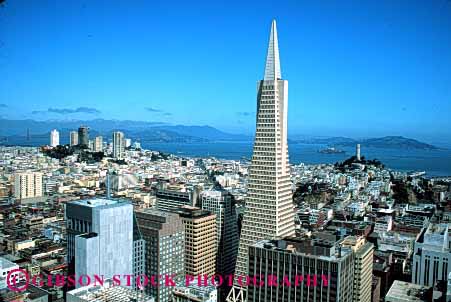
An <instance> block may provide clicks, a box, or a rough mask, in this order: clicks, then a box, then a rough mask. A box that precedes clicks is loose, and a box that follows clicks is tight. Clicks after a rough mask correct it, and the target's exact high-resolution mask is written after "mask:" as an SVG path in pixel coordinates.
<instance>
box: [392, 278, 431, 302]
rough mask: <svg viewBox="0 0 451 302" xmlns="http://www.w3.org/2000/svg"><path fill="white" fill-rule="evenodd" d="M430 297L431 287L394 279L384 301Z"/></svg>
mask: <svg viewBox="0 0 451 302" xmlns="http://www.w3.org/2000/svg"><path fill="white" fill-rule="evenodd" d="M431 298H432V288H431V287H428V286H423V285H418V284H413V283H409V282H404V281H399V280H395V282H393V285H392V286H391V288H390V290H389V291H388V293H387V296H386V301H406V302H407V301H410V302H421V301H431V300H430V299H431Z"/></svg>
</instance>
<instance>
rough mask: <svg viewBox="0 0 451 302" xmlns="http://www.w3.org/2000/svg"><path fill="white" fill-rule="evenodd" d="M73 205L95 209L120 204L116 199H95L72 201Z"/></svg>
mask: <svg viewBox="0 0 451 302" xmlns="http://www.w3.org/2000/svg"><path fill="white" fill-rule="evenodd" d="M70 203H72V204H78V205H81V206H85V207H90V208H95V207H100V206H110V205H114V204H118V203H119V201H118V200H114V199H106V198H94V199H83V200H75V201H71V202H70Z"/></svg>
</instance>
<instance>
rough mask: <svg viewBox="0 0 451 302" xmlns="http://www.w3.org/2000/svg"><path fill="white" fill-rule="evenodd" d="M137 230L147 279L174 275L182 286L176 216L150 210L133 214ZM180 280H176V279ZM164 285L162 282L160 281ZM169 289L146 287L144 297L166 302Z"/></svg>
mask: <svg viewBox="0 0 451 302" xmlns="http://www.w3.org/2000/svg"><path fill="white" fill-rule="evenodd" d="M135 215H136V219H137V222H138V227H139V230H140V232H141V235H142V238H143V239H144V240H145V248H146V261H145V272H146V275H147V276H159V275H163V276H164V275H169V276H172V275H174V274H175V275H176V276H175V278H174V279H175V280H176V282H177V280H179V281H180V282H181V284H183V279H184V276H185V275H184V272H185V257H184V255H185V227H184V225H183V222H182V220H181V218H180V217H179V215H178V214H176V213H170V212H164V211H159V210H156V209H152V208H147V209H142V210H139V211H136V212H135ZM179 278H180V279H179ZM160 282H161V284H163V285H164V279H163V280H160ZM172 290H173V288H172V287H170V286H158V287H157V286H147V287H146V288H145V291H146V293H147V294H149V295H151V296H153V297H155V301H156V302H168V301H170V297H171V293H172Z"/></svg>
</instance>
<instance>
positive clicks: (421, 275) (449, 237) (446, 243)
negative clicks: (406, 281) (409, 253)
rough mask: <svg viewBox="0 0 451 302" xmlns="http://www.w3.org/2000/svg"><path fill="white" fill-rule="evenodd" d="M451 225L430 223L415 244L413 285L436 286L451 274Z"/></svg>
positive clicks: (446, 279)
mask: <svg viewBox="0 0 451 302" xmlns="http://www.w3.org/2000/svg"><path fill="white" fill-rule="evenodd" d="M450 228H451V224H447V223H441V224H436V223H430V224H429V225H428V227H427V228H424V229H423V230H422V231H421V233H420V235H419V236H417V239H416V240H415V244H414V253H413V259H412V261H413V265H412V283H415V284H419V285H426V286H434V285H435V283H436V282H437V281H442V282H445V283H446V282H447V281H448V276H449V274H451V233H450V232H449V230H450Z"/></svg>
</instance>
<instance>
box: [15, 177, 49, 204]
mask: <svg viewBox="0 0 451 302" xmlns="http://www.w3.org/2000/svg"><path fill="white" fill-rule="evenodd" d="M14 196H15V197H16V198H17V199H27V198H36V197H42V173H40V172H21V173H16V174H14Z"/></svg>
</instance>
